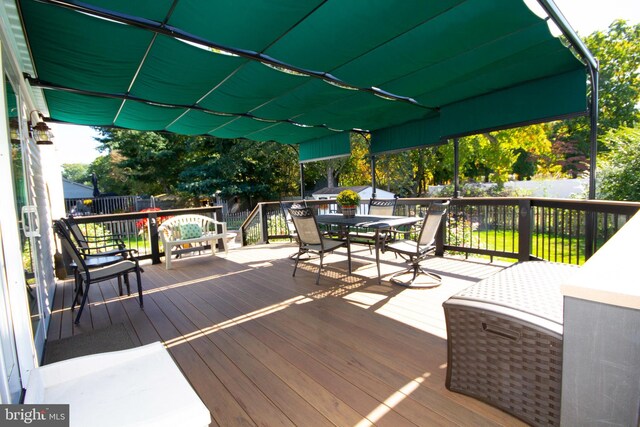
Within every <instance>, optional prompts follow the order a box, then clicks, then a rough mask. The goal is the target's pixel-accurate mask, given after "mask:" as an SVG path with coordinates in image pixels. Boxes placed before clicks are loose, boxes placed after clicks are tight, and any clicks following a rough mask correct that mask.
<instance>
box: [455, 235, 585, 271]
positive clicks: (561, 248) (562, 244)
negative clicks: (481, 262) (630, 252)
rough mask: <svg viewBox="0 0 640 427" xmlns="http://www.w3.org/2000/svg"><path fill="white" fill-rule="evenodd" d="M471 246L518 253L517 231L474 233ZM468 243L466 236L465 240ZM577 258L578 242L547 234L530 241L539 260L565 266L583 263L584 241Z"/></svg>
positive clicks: (533, 252)
mask: <svg viewBox="0 0 640 427" xmlns="http://www.w3.org/2000/svg"><path fill="white" fill-rule="evenodd" d="M472 235H473V242H474V243H473V245H474V247H477V243H478V242H480V248H482V249H490V250H496V251H504V252H518V232H517V231H515V232H514V231H495V232H494V231H486V230H482V231H474V232H473V233H472ZM465 240H467V241H468V236H467V239H465ZM579 252H580V253H579V256H578V240H577V239H569V238H565V239H564V241H563V239H562V238H557V237H556V236H554V235H549V234H536V235H534V236H533V239H532V241H531V253H532V254H533V255H534V256H537V257H539V258H544V259H546V260H549V261H557V262H564V263H567V264H576V257H577V256H578V258H577V259H578V264H582V263H584V261H585V259H584V240H583V241H581V242H580V248H579Z"/></svg>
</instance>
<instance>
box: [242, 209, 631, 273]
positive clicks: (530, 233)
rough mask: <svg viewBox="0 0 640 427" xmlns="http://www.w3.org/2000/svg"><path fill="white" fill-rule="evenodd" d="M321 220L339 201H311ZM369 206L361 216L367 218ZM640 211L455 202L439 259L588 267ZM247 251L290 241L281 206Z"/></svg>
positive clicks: (260, 218)
mask: <svg viewBox="0 0 640 427" xmlns="http://www.w3.org/2000/svg"><path fill="white" fill-rule="evenodd" d="M442 200H443V199H440V198H413V199H398V203H397V205H396V215H402V216H424V214H425V212H426V210H427V208H428V206H429V204H430V203H432V202H434V201H442ZM306 203H307V205H308V206H310V207H313V208H315V210H316V212H317V213H318V214H324V213H328V212H336V211H337V206H336V204H335V201H334V200H307V201H306ZM367 206H368V201H366V200H363V201H362V203H361V205H360V206H359V209H358V212H359V213H366V212H367ZM639 209H640V203H636V202H610V201H586V200H570V199H546V198H464V199H451V208H450V209H449V212H448V213H447V216H446V218H445V221H443V224H442V229H441V233H439V236H438V242H437V246H438V249H439V250H438V253H442V252H443V251H449V252H454V253H460V254H464V255H465V256H468V255H469V254H477V255H482V256H489V257H491V258H492V259H493V257H501V258H508V259H517V260H520V261H525V260H530V259H545V260H549V261H555V262H561V263H567V264H582V263H584V261H586V260H587V259H588V258H589V257H590V256H591V255H592V254H593V253H594V252H595V251H596V250H597V249H598V248H600V247H601V246H602V245H603V244H604V243H605V242H606V241H607V240H608V239H609V238H610V237H611V236H612V235H613V234H614V233H615V232H616V231H618V230H619V229H620V228H621V227H622V226H623V225H624V224H625V223H626V222H627V220H628V219H629V218H630V217H631V216H633V215H634V214H635V213H636V212H637V211H638V210H639ZM241 230H242V233H243V245H247V244H255V243H258V242H269V241H276V240H281V239H290V238H291V236H290V233H289V231H288V229H287V226H286V222H285V218H284V215H283V213H282V209H281V208H280V205H279V203H278V202H266V203H260V204H259V205H258V206H256V208H255V209H254V210H253V212H252V213H251V214H250V216H249V218H248V219H247V221H245V223H244V224H243V225H242V227H241Z"/></svg>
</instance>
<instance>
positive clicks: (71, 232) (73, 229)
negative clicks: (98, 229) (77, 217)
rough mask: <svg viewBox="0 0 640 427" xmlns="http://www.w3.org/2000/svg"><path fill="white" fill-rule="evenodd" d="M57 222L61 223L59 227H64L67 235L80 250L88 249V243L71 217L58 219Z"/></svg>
mask: <svg viewBox="0 0 640 427" xmlns="http://www.w3.org/2000/svg"><path fill="white" fill-rule="evenodd" d="M59 222H61V223H62V224H61V226H64V228H65V231H66V233H67V235H68V236H69V237H70V238H73V240H75V244H76V245H78V246H79V247H80V248H81V249H89V242H88V241H87V238H86V237H85V236H84V233H83V232H82V230H81V229H80V227H79V226H78V223H77V222H75V221H74V219H73V217H69V218H60V220H59Z"/></svg>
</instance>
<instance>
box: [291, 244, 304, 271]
mask: <svg viewBox="0 0 640 427" xmlns="http://www.w3.org/2000/svg"><path fill="white" fill-rule="evenodd" d="M302 254H303V252H302V249H300V250H298V256H296V264H295V265H294V266H293V274H292V276H293V277H295V276H296V270H297V269H298V262H300V255H302Z"/></svg>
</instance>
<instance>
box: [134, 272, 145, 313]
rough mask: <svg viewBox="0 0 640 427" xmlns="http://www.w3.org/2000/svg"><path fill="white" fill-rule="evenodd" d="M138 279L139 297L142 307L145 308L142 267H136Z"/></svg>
mask: <svg viewBox="0 0 640 427" xmlns="http://www.w3.org/2000/svg"><path fill="white" fill-rule="evenodd" d="M136 280H137V281H138V297H139V298H140V308H144V303H143V302H142V278H141V277H140V269H139V268H137V269H136Z"/></svg>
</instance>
